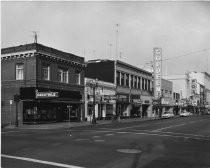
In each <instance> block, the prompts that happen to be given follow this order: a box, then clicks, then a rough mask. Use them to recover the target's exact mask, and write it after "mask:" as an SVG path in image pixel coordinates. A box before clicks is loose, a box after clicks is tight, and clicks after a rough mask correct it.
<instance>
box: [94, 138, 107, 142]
mask: <svg viewBox="0 0 210 168" xmlns="http://www.w3.org/2000/svg"><path fill="white" fill-rule="evenodd" d="M94 141H95V142H104V141H105V140H103V139H95V140H94Z"/></svg>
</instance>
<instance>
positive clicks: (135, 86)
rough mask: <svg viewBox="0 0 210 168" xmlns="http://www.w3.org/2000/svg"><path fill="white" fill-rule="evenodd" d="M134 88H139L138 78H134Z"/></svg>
mask: <svg viewBox="0 0 210 168" xmlns="http://www.w3.org/2000/svg"><path fill="white" fill-rule="evenodd" d="M134 88H137V77H136V76H134Z"/></svg>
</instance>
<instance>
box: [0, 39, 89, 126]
mask: <svg viewBox="0 0 210 168" xmlns="http://www.w3.org/2000/svg"><path fill="white" fill-rule="evenodd" d="M84 68H85V63H84V58H83V57H79V56H76V55H73V54H70V53H65V52H62V51H59V50H56V49H54V48H50V47H47V46H44V45H41V44H37V43H33V44H26V45H21V46H15V47H9V48H3V49H1V79H2V81H1V89H2V92H1V93H2V95H1V104H2V106H1V119H2V123H5V124H6V123H12V124H14V123H15V122H17V119H18V122H19V123H20V124H22V123H32V122H46V121H47V122H58V121H66V120H69V117H71V119H75V120H82V119H84V105H83V104H84ZM14 95H17V96H16V98H18V99H19V98H20V101H19V103H18V116H16V113H15V111H16V110H15V109H16V104H15V102H14ZM67 107H69V108H67ZM69 109H70V111H71V114H70V116H69ZM16 117H18V118H17V119H16Z"/></svg>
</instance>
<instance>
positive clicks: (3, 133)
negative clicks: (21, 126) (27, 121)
mask: <svg viewBox="0 0 210 168" xmlns="http://www.w3.org/2000/svg"><path fill="white" fill-rule="evenodd" d="M10 132H20V131H5V132H1V133H2V134H6V133H10Z"/></svg>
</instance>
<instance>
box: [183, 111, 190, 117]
mask: <svg viewBox="0 0 210 168" xmlns="http://www.w3.org/2000/svg"><path fill="white" fill-rule="evenodd" d="M191 115H192V113H190V112H188V111H183V112H181V113H180V117H189V116H191Z"/></svg>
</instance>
